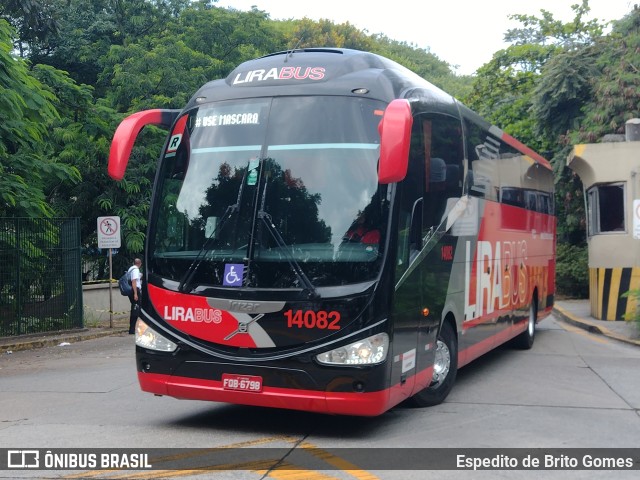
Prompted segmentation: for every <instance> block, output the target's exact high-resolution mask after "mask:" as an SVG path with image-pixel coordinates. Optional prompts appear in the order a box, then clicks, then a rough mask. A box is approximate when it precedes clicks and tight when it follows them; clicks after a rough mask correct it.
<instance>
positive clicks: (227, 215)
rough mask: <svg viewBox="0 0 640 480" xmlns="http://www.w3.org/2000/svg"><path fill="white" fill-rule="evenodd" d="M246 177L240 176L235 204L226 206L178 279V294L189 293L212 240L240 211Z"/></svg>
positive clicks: (245, 174)
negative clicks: (219, 218) (218, 221)
mask: <svg viewBox="0 0 640 480" xmlns="http://www.w3.org/2000/svg"><path fill="white" fill-rule="evenodd" d="M246 176H247V173H246V172H245V173H244V175H243V176H242V181H241V182H240V188H238V198H237V199H236V203H235V204H231V205H229V206H227V209H226V210H225V212H224V214H223V215H222V220H221V221H220V223H218V225H216V228H215V229H214V230H213V232H211V234H210V235H209V236H208V237H207V239H206V240H205V242H204V244H203V245H202V247H201V248H200V251H198V254H197V255H196V257H195V258H194V259H193V261H192V262H191V265H189V268H188V269H187V271H186V272H185V274H184V275H183V276H182V278H181V279H180V283H179V285H178V291H179V292H183V293H185V292H189V291H191V290H188V288H189V285H190V284H191V281H192V280H193V276H194V275H195V273H196V271H197V270H198V268H200V265H201V264H202V262H203V261H204V259H205V258H206V257H207V253H208V250H209V246H210V245H211V243H212V242H213V240H215V239H216V238H217V237H218V234H219V233H220V232H222V229H223V228H224V226H225V225H226V224H227V222H228V221H229V220H230V219H231V217H232V216H233V215H234V214H235V213H238V212H239V211H240V201H241V200H242V191H243V190H244V181H245V178H246Z"/></svg>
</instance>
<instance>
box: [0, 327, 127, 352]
mask: <svg viewBox="0 0 640 480" xmlns="http://www.w3.org/2000/svg"><path fill="white" fill-rule="evenodd" d="M94 330H95V331H94ZM127 331H128V328H118V327H114V328H99V329H98V328H96V329H93V328H92V329H89V328H83V329H80V330H77V331H73V332H66V333H60V334H56V335H53V336H47V337H37V338H33V337H29V338H15V339H14V340H15V341H14V343H3V344H1V345H0V354H4V353H9V352H18V351H21V350H31V349H35V348H42V347H54V346H56V345H60V344H61V343H63V342H68V343H76V342H80V341H82V340H93V339H96V338H101V337H108V336H111V335H119V334H122V333H127Z"/></svg>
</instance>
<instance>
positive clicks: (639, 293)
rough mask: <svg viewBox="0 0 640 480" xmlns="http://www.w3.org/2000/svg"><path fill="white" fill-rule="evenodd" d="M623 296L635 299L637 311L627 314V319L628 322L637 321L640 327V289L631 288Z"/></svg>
mask: <svg viewBox="0 0 640 480" xmlns="http://www.w3.org/2000/svg"><path fill="white" fill-rule="evenodd" d="M622 296H623V297H626V298H628V299H629V300H627V301H635V302H636V311H635V312H634V313H628V314H626V315H625V318H624V319H625V320H627V321H628V322H636V325H637V326H638V328H639V329H640V289H639V290H629V291H628V292H625V293H624V294H623V295H622Z"/></svg>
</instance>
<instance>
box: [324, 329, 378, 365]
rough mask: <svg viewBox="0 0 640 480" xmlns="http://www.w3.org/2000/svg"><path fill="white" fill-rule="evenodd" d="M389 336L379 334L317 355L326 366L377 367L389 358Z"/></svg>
mask: <svg viewBox="0 0 640 480" xmlns="http://www.w3.org/2000/svg"><path fill="white" fill-rule="evenodd" d="M388 351H389V335H387V334H386V333H378V334H376V335H373V336H371V337H369V338H365V339H364V340H358V341H357V342H353V343H351V344H349V345H345V346H343V347H340V348H336V349H334V350H330V351H328V352H325V353H321V354H319V355H316V360H317V361H318V362H320V363H323V364H326V365H375V364H376V363H382V362H384V361H385V359H386V358H387V352H388Z"/></svg>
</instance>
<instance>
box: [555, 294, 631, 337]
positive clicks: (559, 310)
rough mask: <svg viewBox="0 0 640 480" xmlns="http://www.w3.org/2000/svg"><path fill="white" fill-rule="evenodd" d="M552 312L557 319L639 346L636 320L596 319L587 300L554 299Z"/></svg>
mask: <svg viewBox="0 0 640 480" xmlns="http://www.w3.org/2000/svg"><path fill="white" fill-rule="evenodd" d="M553 313H554V315H555V317H556V318H557V319H559V320H563V321H565V322H567V323H570V324H572V325H575V326H577V327H580V328H583V329H585V330H587V331H588V332H591V333H594V334H599V335H604V336H605V337H609V338H613V339H615V340H619V341H621V342H625V343H629V344H632V345H637V346H639V347H640V328H638V323H637V322H625V321H615V322H614V321H608V320H596V319H595V318H593V317H592V316H591V307H590V304H589V300H556V302H555V305H554V307H553Z"/></svg>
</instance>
